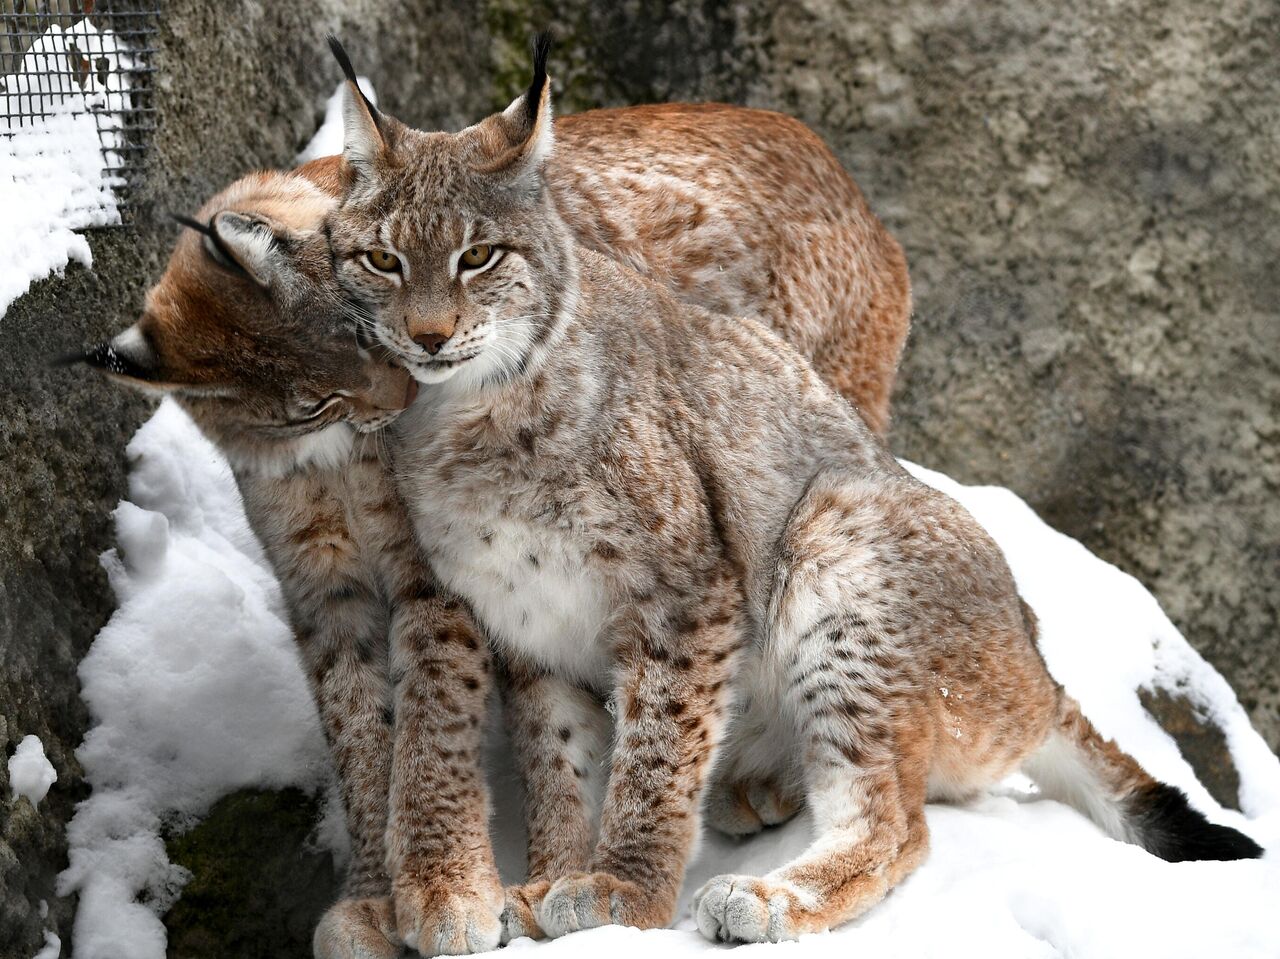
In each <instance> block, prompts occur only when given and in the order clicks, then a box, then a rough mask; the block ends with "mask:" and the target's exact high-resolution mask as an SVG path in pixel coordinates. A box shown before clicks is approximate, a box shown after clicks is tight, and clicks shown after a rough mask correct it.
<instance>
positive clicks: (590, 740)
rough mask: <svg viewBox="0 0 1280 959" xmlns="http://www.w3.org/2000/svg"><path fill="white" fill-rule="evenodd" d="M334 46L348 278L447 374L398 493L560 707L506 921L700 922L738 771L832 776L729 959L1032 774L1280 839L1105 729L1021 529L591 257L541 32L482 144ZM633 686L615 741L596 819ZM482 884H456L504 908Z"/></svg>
mask: <svg viewBox="0 0 1280 959" xmlns="http://www.w3.org/2000/svg"><path fill="white" fill-rule="evenodd" d="M335 52H338V53H339V55H340V59H341V60H342V62H343V64H344V69H345V70H346V72H347V74H348V76H349V78H350V79H351V82H350V83H349V84H348V87H347V90H346V102H345V112H344V118H345V125H346V129H345V139H344V156H345V158H346V161H347V164H348V165H349V167H350V169H351V171H352V179H351V181H350V183H349V187H348V190H347V192H346V194H345V196H344V198H343V200H342V202H341V205H340V206H339V207H338V208H337V209H336V211H335V212H334V213H332V214H331V215H330V216H329V218H328V229H329V231H330V236H331V245H332V248H333V254H334V261H335V269H336V272H337V276H338V279H339V282H340V283H341V285H342V286H343V288H344V289H345V290H346V291H347V293H348V294H349V295H350V296H351V297H352V298H353V299H355V300H358V301H359V302H360V303H361V304H363V305H364V307H365V308H367V309H368V310H370V311H371V313H372V315H373V316H374V318H375V326H374V331H373V332H374V334H375V335H376V337H377V339H378V340H379V341H380V342H381V343H382V344H383V345H384V346H386V347H387V348H388V349H389V350H390V351H392V352H393V353H395V354H396V355H397V357H398V358H399V361H400V362H401V363H403V364H404V365H405V366H406V367H407V368H408V369H409V370H410V372H411V373H412V374H413V376H414V377H415V378H417V379H418V380H419V381H421V382H422V383H423V384H426V385H425V386H424V389H423V391H422V393H421V395H420V397H419V399H418V401H417V403H415V404H414V406H413V407H412V408H411V409H410V410H409V411H408V412H407V413H406V414H405V415H404V416H402V417H401V418H400V419H398V420H397V421H396V423H395V424H394V425H393V426H392V427H391V431H392V432H393V434H394V440H393V447H392V448H393V458H394V472H395V478H396V482H397V485H398V488H399V489H400V491H401V495H402V497H403V499H404V500H405V502H406V503H407V505H408V507H409V509H410V511H411V514H412V518H413V522H414V524H415V528H416V530H417V534H418V541H419V543H420V544H421V547H422V549H423V550H424V552H425V554H426V556H427V558H428V560H429V561H430V564H431V566H432V569H433V570H434V571H435V573H436V574H437V576H438V577H439V578H440V580H441V582H442V583H443V584H445V585H446V586H447V587H448V588H450V589H452V590H454V591H456V592H457V593H458V594H459V595H460V596H462V597H464V598H465V599H466V600H467V601H468V603H469V604H470V606H471V608H472V610H473V611H474V613H475V615H476V616H477V618H478V620H479V621H480V622H481V624H482V625H483V628H484V631H485V633H486V634H487V636H488V637H489V639H490V642H491V643H492V645H493V647H494V650H495V652H496V654H497V656H498V657H499V658H500V659H501V660H502V661H503V663H504V664H505V667H506V668H507V670H508V671H509V673H510V675H511V676H512V677H513V680H512V690H511V695H510V697H509V701H510V702H512V703H519V702H521V701H522V700H523V699H525V698H527V697H532V699H533V701H534V702H535V703H537V704H538V705H537V712H538V713H539V714H538V715H537V716H535V717H534V718H532V719H529V720H528V721H521V720H514V721H513V722H512V723H511V724H510V725H511V726H512V728H513V729H514V730H515V732H516V739H517V747H518V749H520V751H521V755H522V760H521V762H522V763H523V765H524V769H525V774H526V778H527V780H528V782H529V784H530V788H529V790H528V797H527V809H526V815H527V818H528V827H529V837H530V874H529V877H528V882H527V883H526V884H525V885H524V886H523V887H521V888H518V889H514V890H512V891H511V893H510V894H509V896H508V904H507V907H506V909H505V910H504V913H503V923H504V936H505V937H507V938H510V937H512V936H515V935H526V934H528V935H546V936H550V937H558V936H562V935H565V934H567V933H570V932H573V931H575V930H580V929H587V928H591V927H596V926H600V925H604V924H609V923H622V924H626V925H632V926H638V927H642V928H645V927H655V926H663V925H666V924H667V923H669V922H670V920H671V919H672V917H673V911H674V908H675V904H676V899H677V893H678V891H679V888H680V885H681V883H682V880H683V875H684V869H685V863H686V860H687V859H688V856H689V854H690V849H691V847H692V845H693V843H694V841H695V838H696V836H697V834H698V831H699V818H700V805H701V801H702V799H703V796H704V792H705V790H706V787H707V784H708V781H709V779H710V778H711V774H712V771H713V768H714V769H715V770H716V773H717V774H718V775H719V776H721V777H722V778H726V779H727V780H729V781H735V782H742V781H754V780H759V781H772V782H784V783H785V782H795V783H800V784H802V785H803V791H804V798H805V800H806V802H807V803H808V806H809V808H810V809H811V811H812V814H813V820H814V829H815V836H814V839H813V843H812V845H811V846H810V847H809V849H808V850H807V851H806V852H804V853H803V854H802V855H801V856H800V857H799V858H797V859H796V860H795V861H793V862H790V863H788V864H786V865H783V866H781V867H780V868H778V869H776V870H774V871H772V872H770V873H769V874H768V875H766V876H745V875H725V876H720V877H717V878H715V879H712V880H711V881H710V882H709V883H707V884H706V885H705V886H704V887H703V888H702V889H701V890H699V891H698V892H697V894H696V896H695V900H694V901H695V906H694V910H695V915H696V920H697V925H698V928H699V929H700V930H701V931H702V933H703V934H704V935H705V936H707V937H708V938H709V939H712V940H726V941H738V942H761V941H778V940H784V939H792V938H795V937H797V936H799V935H801V934H804V933H808V932H815V931H819V930H825V929H828V928H831V927H833V926H835V925H838V924H840V923H843V922H846V921H848V920H849V919H851V918H853V917H855V916H857V915H859V914H860V913H862V912H863V911H865V910H866V909H868V908H869V907H871V906H872V905H873V904H875V903H876V902H877V901H879V900H880V899H881V898H882V897H883V896H884V895H885V894H886V893H887V892H888V891H889V890H890V889H892V888H893V887H894V886H895V885H896V884H897V883H898V882H900V881H901V880H902V879H903V877H905V876H906V875H908V874H909V873H911V871H912V870H914V869H915V868H916V867H917V866H918V865H919V864H920V862H921V861H922V860H923V859H924V857H925V856H926V853H927V849H928V830H927V827H926V822H925V815H924V809H925V801H926V798H927V797H929V796H937V797H967V796H970V795H972V794H974V793H975V792H977V791H979V790H982V789H983V788H985V787H986V786H988V785H989V784H991V783H993V782H995V781H996V780H998V779H1000V778H1001V777H1003V776H1005V775H1006V774H1007V773H1009V772H1010V771H1012V770H1015V769H1018V768H1023V769H1026V770H1027V771H1028V772H1029V773H1030V774H1031V775H1032V776H1033V778H1035V779H1036V780H1037V781H1038V782H1039V784H1040V786H1041V787H1042V790H1043V791H1044V792H1045V793H1046V794H1047V795H1050V796H1055V797H1059V798H1062V799H1064V800H1066V801H1068V802H1071V803H1073V804H1074V805H1076V806H1077V807H1079V808H1080V809H1081V810H1082V811H1084V812H1085V813H1087V814H1089V815H1090V816H1092V817H1093V818H1094V819H1095V820H1096V821H1097V822H1098V823H1099V825H1101V826H1102V827H1103V828H1104V829H1106V830H1107V831H1108V832H1109V833H1110V834H1111V835H1113V836H1115V837H1117V838H1121V839H1125V840H1128V841H1131V842H1135V843H1138V844H1140V845H1142V846H1143V847H1145V848H1146V849H1148V850H1149V851H1151V852H1153V853H1155V854H1157V855H1160V856H1162V857H1164V858H1166V859H1174V860H1176V859H1183V858H1223V859H1233V858H1241V857H1247V856H1256V855H1258V854H1259V852H1260V850H1259V849H1258V847H1257V846H1256V845H1255V844H1254V843H1253V842H1252V841H1251V840H1250V839H1248V838H1247V837H1245V836H1244V835H1242V834H1240V833H1238V832H1236V831H1234V830H1232V829H1229V828H1226V827H1222V826H1218V825H1214V824H1211V823H1209V822H1208V821H1207V820H1206V819H1204V818H1203V817H1202V816H1201V815H1200V814H1199V813H1197V812H1195V811H1194V810H1192V809H1191V807H1190V806H1189V805H1188V803H1187V801H1186V797H1185V796H1184V795H1183V794H1182V793H1180V792H1179V791H1178V790H1176V789H1174V788H1172V787H1170V786H1168V785H1164V784H1162V783H1159V782H1157V781H1156V780H1154V779H1153V778H1152V777H1150V776H1149V775H1148V774H1147V773H1146V772H1145V771H1144V770H1143V769H1142V768H1141V767H1140V766H1139V765H1138V763H1137V762H1136V761H1135V760H1134V759H1132V758H1131V757H1129V756H1128V755H1126V754H1124V753H1123V752H1121V751H1120V750H1119V749H1118V748H1117V747H1116V746H1115V745H1114V744H1112V743H1109V742H1106V741H1104V740H1102V739H1101V738H1100V737H1099V736H1098V734H1097V733H1096V732H1095V731H1094V730H1093V728H1092V727H1091V726H1090V725H1089V723H1088V721H1087V720H1086V719H1085V717H1084V716H1083V715H1082V714H1081V712H1080V710H1079V708H1078V707H1077V705H1076V704H1075V703H1074V702H1073V701H1072V700H1071V699H1070V698H1069V697H1068V696H1066V695H1065V693H1064V692H1063V690H1062V689H1061V688H1060V687H1059V686H1058V685H1057V684H1056V683H1055V682H1054V680H1053V679H1052V678H1051V677H1050V675H1049V673H1048V671H1047V670H1046V668H1045V665H1044V662H1043V661H1042V659H1041V657H1040V654H1039V652H1038V650H1037V647H1036V627H1035V618H1034V616H1033V614H1032V612H1031V610H1030V609H1029V608H1028V607H1027V606H1026V605H1025V604H1024V603H1023V602H1022V601H1021V600H1020V598H1019V596H1018V593H1017V590H1016V588H1015V585H1014V582H1013V579H1012V576H1011V574H1010V572H1009V569H1008V567H1007V565H1006V563H1005V561H1004V558H1003V556H1002V554H1001V553H1000V551H999V549H998V548H997V547H996V545H995V544H994V543H993V542H992V541H991V539H990V538H989V537H988V536H987V534H986V533H985V531H984V530H983V529H982V528H981V527H980V526H979V525H978V524H977V523H976V522H975V521H974V520H973V518H972V517H970V516H969V515H968V514H967V513H966V512H965V511H964V510H963V508H961V507H960V506H959V505H958V504H957V503H955V502H954V501H952V500H951V499H949V498H948V497H946V496H945V495H943V494H941V493H939V492H937V491H935V490H933V489H932V488H930V487H927V486H925V485H924V484H922V483H920V482H918V481H916V480H915V479H913V478H912V477H911V476H910V475H909V474H908V473H906V472H905V471H904V470H903V469H902V468H901V467H900V466H899V465H898V463H897V462H896V461H895V460H894V459H893V458H892V457H891V456H890V455H889V454H888V452H887V451H886V449H885V448H884V446H883V445H882V444H881V443H880V442H879V441H878V440H877V438H876V436H875V435H874V433H873V431H872V430H870V429H869V428H868V426H867V425H866V423H865V422H864V420H863V419H862V418H861V417H860V416H859V415H858V413H857V411H856V410H855V409H854V408H853V407H852V406H850V405H849V404H848V403H847V402H846V401H844V400H843V399H842V398H840V396H839V395H838V394H837V393H836V392H835V391H833V390H832V388H831V387H830V385H829V384H828V383H826V382H825V381H824V380H823V378H822V377H821V376H820V375H819V374H818V373H817V372H816V371H815V370H814V368H813V367H812V366H811V365H810V364H809V363H807V362H806V361H805V359H804V358H803V357H802V356H801V355H800V354H799V353H798V352H797V351H796V350H795V349H794V348H793V347H792V346H790V345H789V344H788V343H787V342H786V341H784V340H783V339H782V338H780V337H779V336H777V335H776V334H775V333H774V332H772V331H771V330H770V329H769V328H768V327H767V326H766V325H764V324H762V323H759V322H756V321H754V320H750V319H735V318H732V317H729V316H726V315H723V314H719V313H713V312H710V311H707V310H705V309H702V308H700V307H698V306H696V305H690V304H689V303H687V302H686V303H681V302H679V301H677V300H676V299H675V298H673V297H672V296H671V295H670V293H669V292H668V290H666V289H664V288H663V287H662V285H660V284H658V283H655V282H652V281H651V280H649V279H646V278H645V277H643V276H642V275H640V274H638V273H636V272H634V271H631V270H628V269H626V268H625V267H624V266H622V265H619V263H617V262H615V261H613V260H610V259H609V258H607V257H605V256H602V255H600V254H599V253H598V252H596V251H594V250H592V249H590V248H588V247H587V246H585V245H583V244H581V243H578V242H576V241H575V235H574V231H573V230H572V229H570V228H569V226H568V225H567V224H566V222H565V219H564V216H563V213H562V209H561V205H560V204H559V203H558V202H557V199H556V195H555V190H554V189H553V187H552V185H551V183H550V182H549V179H548V175H547V171H548V169H549V164H551V163H552V162H553V161H552V159H551V158H552V157H553V156H554V150H555V132H554V128H553V124H552V120H551V116H550V110H551V107H550V93H549V81H548V79H547V75H546V69H545V58H546V46H545V44H539V46H538V47H537V54H536V57H535V68H534V79H533V82H532V84H531V86H530V87H529V89H528V91H527V92H526V93H525V94H524V95H523V96H521V97H519V98H517V99H516V100H515V101H514V102H513V103H512V104H511V106H510V107H509V108H507V109H506V110H505V111H503V112H501V113H499V114H496V115H494V116H491V117H489V118H488V119H486V120H484V121H482V122H480V123H478V124H476V125H475V126H473V127H470V128H468V129H466V130H464V131H462V132H460V133H458V134H444V133H424V132H419V131H415V130H412V129H410V128H408V127H406V126H404V125H403V124H401V123H399V122H398V121H396V120H395V119H394V118H392V117H390V116H388V115H386V114H382V113H379V112H378V111H377V110H376V108H375V107H373V105H372V104H371V103H369V102H368V101H367V100H366V99H364V98H363V96H362V95H361V94H360V93H359V90H358V88H357V87H356V85H355V83H354V74H353V73H352V71H351V69H350V64H349V63H348V62H346V60H345V57H343V56H342V55H341V52H340V50H336V51H335ZM802 182H803V180H802ZM808 252H809V260H810V262H812V263H819V262H830V261H831V260H839V259H840V258H841V257H842V256H843V251H842V250H841V249H839V248H826V247H824V246H823V245H822V244H821V243H815V244H813V246H812V247H811V248H810V250H809V251H808ZM715 254H716V251H715V250H696V249H693V248H690V249H689V250H688V253H687V256H688V257H689V258H691V259H693V260H695V261H699V262H700V261H702V260H703V259H706V258H713V257H714V256H715ZM601 698H603V699H605V700H607V701H608V702H609V704H610V706H611V707H612V712H613V714H614V716H615V720H616V730H615V733H614V736H613V744H612V755H611V761H610V769H609V774H608V783H607V792H606V795H605V799H604V803H603V807H602V809H600V810H599V813H598V825H597V824H596V821H595V820H596V818H597V817H596V815H595V812H594V810H593V809H592V808H591V802H590V798H589V789H588V788H587V787H586V785H585V781H586V780H588V779H590V778H591V776H592V774H593V772H592V769H591V764H592V760H593V757H594V755H595V754H596V751H597V750H598V748H599V746H600V745H601V743H600V734H599V732H598V731H596V730H597V729H598V727H597V726H596V725H595V722H594V720H593V719H592V718H591V717H590V716H589V715H587V714H588V713H589V711H590V707H591V704H592V703H593V702H594V701H595V700H597V699H601ZM468 774H469V773H468ZM486 875H487V874H486V873H485V871H484V869H483V868H477V869H472V870H466V869H463V870H460V871H458V872H457V873H455V874H452V875H450V876H448V877H443V876H442V879H444V880H447V881H448V882H450V883H452V884H453V885H451V886H450V887H449V888H450V889H451V891H452V892H453V894H455V895H458V896H463V897H468V898H470V899H471V900H472V901H473V902H480V901H481V900H482V898H483V894H482V891H483V890H484V889H486V888H487V887H486V886H485V885H484V882H485V881H486V880H485V876H486ZM477 877H478V878H477ZM477 882H479V883H480V890H481V891H473V890H474V889H475V886H474V884H475V883H477ZM457 921H460V922H468V923H477V924H483V923H485V922H487V921H488V917H487V916H486V915H484V914H483V913H482V911H481V910H476V911H475V912H474V913H472V914H470V915H467V916H459V917H457ZM425 945H426V944H423V943H419V947H420V948H424V947H425Z"/></svg>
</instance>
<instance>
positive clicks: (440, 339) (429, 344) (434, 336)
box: [413, 333, 449, 356]
mask: <svg viewBox="0 0 1280 959" xmlns="http://www.w3.org/2000/svg"><path fill="white" fill-rule="evenodd" d="M447 339H449V337H447V336H445V335H444V334H443V333H419V334H418V335H417V336H415V337H414V338H413V342H415V343H417V344H418V345H419V346H420V347H422V348H423V349H424V350H426V351H427V352H428V353H430V354H431V355H432V356H434V355H435V354H437V353H439V352H440V347H442V346H444V344H445V341H446V340H447Z"/></svg>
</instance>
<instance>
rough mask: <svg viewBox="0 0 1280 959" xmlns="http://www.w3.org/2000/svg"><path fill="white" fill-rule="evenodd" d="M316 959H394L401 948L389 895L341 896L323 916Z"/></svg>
mask: <svg viewBox="0 0 1280 959" xmlns="http://www.w3.org/2000/svg"><path fill="white" fill-rule="evenodd" d="M311 949H312V952H313V954H314V955H315V959H395V957H397V956H399V955H400V954H401V951H402V947H401V944H400V939H399V937H398V936H397V935H396V915H395V905H394V904H393V903H392V901H391V897H390V896H378V897H374V898H369V899H341V900H339V901H338V902H336V903H334V904H333V905H332V906H330V907H329V909H328V910H327V911H326V912H325V914H324V915H323V916H321V917H320V923H319V925H317V926H316V932H315V935H314V936H313V937H312V940H311Z"/></svg>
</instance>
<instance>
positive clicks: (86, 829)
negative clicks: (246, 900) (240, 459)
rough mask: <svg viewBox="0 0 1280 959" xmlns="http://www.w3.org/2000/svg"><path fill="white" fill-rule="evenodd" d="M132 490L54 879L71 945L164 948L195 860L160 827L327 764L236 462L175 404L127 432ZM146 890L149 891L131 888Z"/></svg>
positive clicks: (113, 555)
mask: <svg viewBox="0 0 1280 959" xmlns="http://www.w3.org/2000/svg"><path fill="white" fill-rule="evenodd" d="M128 455H129V456H130V458H131V459H132V460H133V464H134V465H133V470H132V473H131V475H130V480H129V497H130V498H129V501H128V502H125V503H121V504H120V506H119V508H118V509H117V510H116V512H115V523H116V540H117V544H118V545H117V547H116V549H114V550H111V551H110V552H108V553H107V554H106V555H105V556H104V557H103V565H104V566H105V567H106V570H107V575H108V577H109V580H110V583H111V587H112V589H113V590H114V592H115V596H116V602H117V604H118V608H117V610H116V612H115V614H114V615H113V616H112V617H111V620H110V621H109V622H108V623H107V625H106V626H105V627H104V628H103V630H102V632H101V633H99V634H98V636H97V638H96V639H95V640H94V642H93V645H92V647H91V648H90V650H89V653H88V655H87V656H86V657H85V659H84V661H83V663H81V666H80V680H81V684H82V694H83V696H84V699H85V702H86V703H88V705H89V710H90V713H91V715H92V717H93V725H92V727H91V728H90V730H89V732H88V734H87V735H86V736H85V741H84V743H83V744H82V745H81V746H80V748H79V749H78V750H77V752H76V756H77V758H78V759H79V760H80V762H81V764H82V765H83V767H84V771H85V777H86V779H88V781H89V782H90V784H91V785H92V786H93V793H92V795H91V796H90V797H89V799H88V800H86V801H85V802H83V803H81V804H80V806H79V807H78V808H77V810H76V814H75V816H74V818H73V819H72V820H71V823H70V825H69V826H68V829H67V835H68V840H69V843H70V846H71V850H70V865H69V867H68V868H67V869H66V871H65V872H64V873H63V874H62V875H61V877H60V880H59V893H60V894H61V895H68V894H70V893H72V892H76V893H78V894H79V896H80V904H79V909H78V911H77V914H76V924H75V930H74V940H73V941H74V945H75V954H76V956H77V957H78V959H118V957H120V956H130V957H136V959H146V957H151V956H154V957H157V959H159V957H161V956H163V955H164V948H165V935H164V927H163V925H162V924H161V922H160V919H159V916H160V915H161V914H163V912H164V910H165V909H167V908H168V906H169V904H170V903H172V902H173V901H174V899H175V898H176V896H177V894H178V891H179V889H180V888H181V886H182V884H183V882H185V880H186V878H187V876H186V874H185V872H184V871H183V870H182V869H180V868H179V867H176V866H174V865H172V864H171V863H170V862H169V860H168V858H167V857H166V855H165V849H164V843H163V842H162V841H161V838H160V831H161V827H162V826H163V825H164V824H165V823H166V822H168V821H174V820H179V821H180V820H182V819H184V818H188V819H189V818H191V817H198V816H200V815H201V814H202V813H204V812H205V811H207V810H208V808H209V807H210V806H211V805H212V804H213V803H214V802H216V801H217V800H218V799H219V798H220V797H221V796H224V795H226V794H227V793H229V792H232V791H234V790H237V789H241V788H243V787H247V786H260V787H267V788H275V787H283V786H289V785H298V786H302V787H303V788H305V789H308V790H312V791H315V790H316V789H318V788H321V787H323V786H324V785H325V784H327V783H328V782H329V780H330V778H331V775H332V774H331V771H330V766H329V760H328V755H327V752H326V749H325V745H324V739H323V736H322V734H321V731H320V725H319V718H318V716H317V714H316V710H315V706H314V705H313V703H312V701H311V696H310V693H309V691H308V688H307V684H306V679H305V677H304V675H303V672H302V667H301V665H300V664H299V662H298V659H297V657H296V655H295V652H294V646H293V639H292V635H291V633H290V631H289V628H288V627H287V626H286V624H285V620H284V614H283V610H282V606H281V598H280V594H279V590H278V587H277V585H276V582H275V578H274V577H273V575H272V573H271V572H270V570H269V569H268V567H267V563H266V560H265V559H264V557H263V555H262V551H261V549H260V548H259V546H258V544H257V543H256V541H255V540H254V538H253V534H252V533H251V532H250V530H249V527H248V522H247V521H246V519H245V517H244V508H243V506H242V505H241V502H240V495H239V492H238V491H237V489H236V485H235V481H234V479H233V478H232V476H231V471H230V468H229V467H228V466H227V465H226V463H225V462H224V461H223V460H222V458H221V456H220V455H219V454H218V452H217V451H216V450H215V449H214V447H213V446H212V445H210V444H209V442H208V441H207V440H205V439H204V437H203V436H201V435H200V433H199V432H198V431H197V430H196V428H195V426H194V425H193V424H192V423H191V421H190V420H189V419H188V418H187V416H186V414H184V413H183V412H182V411H181V410H180V409H179V408H178V407H177V406H176V405H173V404H171V403H168V402H166V403H164V404H163V405H162V406H161V408H160V410H159V411H158V412H157V413H156V415H155V416H154V417H153V418H152V419H151V421H150V422H149V423H147V424H146V425H145V426H144V427H143V428H142V429H141V430H140V431H139V432H138V434H137V436H135V437H134V439H133V441H132V442H131V443H130V444H129V447H128ZM144 893H145V896H146V898H148V899H149V900H150V902H149V904H148V905H141V904H140V903H139V902H138V901H137V900H138V898H139V896H141V895H143V894H144Z"/></svg>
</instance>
